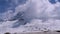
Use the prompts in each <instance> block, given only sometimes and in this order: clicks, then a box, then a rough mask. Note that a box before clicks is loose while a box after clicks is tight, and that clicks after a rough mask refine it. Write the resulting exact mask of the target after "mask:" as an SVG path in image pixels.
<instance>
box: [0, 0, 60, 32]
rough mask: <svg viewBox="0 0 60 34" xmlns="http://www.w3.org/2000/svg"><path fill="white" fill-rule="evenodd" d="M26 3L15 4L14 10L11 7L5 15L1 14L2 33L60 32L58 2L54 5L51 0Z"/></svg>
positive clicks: (59, 7)
mask: <svg viewBox="0 0 60 34" xmlns="http://www.w3.org/2000/svg"><path fill="white" fill-rule="evenodd" d="M16 1H17V0H16ZM20 1H21V0H20ZM23 1H24V0H23ZM12 2H13V1H12ZM21 2H22V1H21ZM24 2H25V1H24ZM24 2H23V3H22V4H20V3H18V2H13V3H15V4H16V6H15V7H13V9H14V10H11V8H12V7H11V8H9V9H8V11H7V12H5V13H4V14H0V32H1V33H4V32H11V33H14V32H31V31H46V30H51V31H54V30H60V3H59V2H58V0H56V3H54V4H53V3H51V2H49V0H28V1H26V3H24Z"/></svg>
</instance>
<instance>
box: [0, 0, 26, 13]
mask: <svg viewBox="0 0 60 34" xmlns="http://www.w3.org/2000/svg"><path fill="white" fill-rule="evenodd" d="M25 1H26V0H19V2H20V4H23V3H25ZM10 3H11V2H10V1H8V2H7V1H6V0H0V13H4V12H6V10H7V8H8V7H9V6H10Z"/></svg>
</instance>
